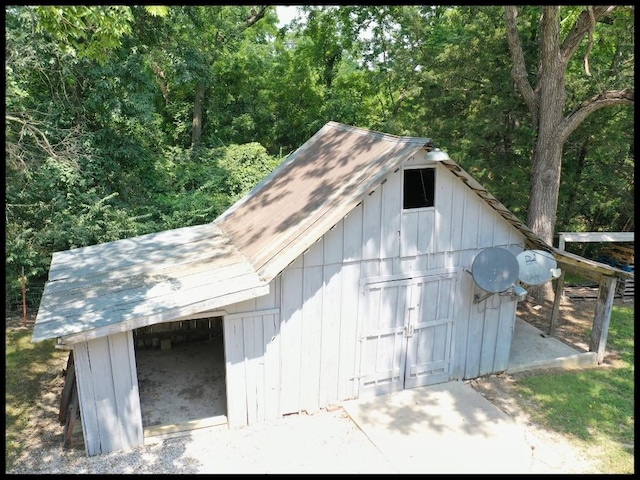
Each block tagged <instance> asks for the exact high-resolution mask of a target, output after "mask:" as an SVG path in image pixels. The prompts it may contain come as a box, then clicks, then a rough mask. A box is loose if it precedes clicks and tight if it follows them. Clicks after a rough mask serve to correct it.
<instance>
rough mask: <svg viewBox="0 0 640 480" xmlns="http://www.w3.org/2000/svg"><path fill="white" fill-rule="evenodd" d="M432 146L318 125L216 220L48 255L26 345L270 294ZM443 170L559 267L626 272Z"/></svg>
mask: <svg viewBox="0 0 640 480" xmlns="http://www.w3.org/2000/svg"><path fill="white" fill-rule="evenodd" d="M430 146H431V140H430V139H428V138H421V137H398V136H395V135H388V134H383V133H379V132H373V131H370V130H365V129H361V128H356V127H350V126H347V125H342V124H339V123H336V122H329V123H327V124H326V125H325V126H324V127H323V128H322V129H320V130H319V131H318V132H317V133H316V134H315V135H314V136H313V137H311V138H310V139H309V140H308V141H307V142H305V143H304V144H303V145H302V146H301V147H300V148H299V149H298V150H296V151H295V152H294V153H293V154H291V155H290V156H289V157H288V158H287V159H286V160H285V161H284V162H283V163H282V164H281V165H280V166H279V167H278V168H277V169H276V170H275V171H274V172H273V173H271V174H270V175H269V176H267V177H266V178H265V179H264V180H263V181H262V182H260V183H259V184H258V185H256V186H255V187H254V188H253V189H252V190H251V191H250V192H249V193H248V194H247V195H245V197H244V198H243V199H241V200H240V201H238V202H237V203H236V204H235V205H233V206H232V207H231V208H229V209H228V210H227V211H226V212H224V213H223V214H222V215H220V217H218V218H217V219H216V220H215V221H214V222H213V223H209V224H206V225H199V226H194V227H185V228H179V229H175V230H168V231H164V232H160V233H154V234H150V235H143V236H139V237H134V238H130V239H125V240H118V241H115V242H109V243H104V244H100V245H93V246H89V247H84V248H78V249H74V250H68V251H64V252H57V253H55V254H54V255H53V258H52V262H51V269H50V271H49V281H48V282H47V285H46V287H45V291H44V294H43V297H42V301H41V304H40V309H39V311H38V315H37V317H36V325H35V329H34V335H33V341H39V340H44V339H47V338H55V337H63V338H64V339H65V341H67V342H68V343H73V342H76V341H82V340H87V339H90V338H97V337H100V336H104V335H109V334H111V333H115V332H121V331H126V330H130V329H133V328H139V327H141V326H146V325H151V324H154V323H160V322H165V321H171V320H174V319H177V318H180V317H184V316H188V315H192V314H195V313H199V312H203V311H209V310H213V309H216V308H222V307H224V306H225V305H229V304H232V303H235V302H238V301H242V300H245V299H248V298H254V297H257V296H261V295H265V294H267V293H268V291H269V290H268V289H269V286H268V285H269V282H270V281H271V280H272V279H273V278H274V277H275V276H276V275H278V274H279V273H280V272H281V271H282V270H283V269H284V268H285V267H286V266H287V265H289V264H290V263H291V262H292V261H294V260H295V259H296V258H297V257H298V256H299V255H300V254H302V253H303V252H304V251H305V250H306V249H307V248H309V247H310V246H311V245H312V244H313V243H314V242H315V241H316V240H317V239H318V238H320V237H321V236H322V235H323V234H324V233H326V232H327V231H328V230H329V229H330V228H331V227H332V226H333V225H335V224H336V223H337V222H338V221H340V219H342V218H343V217H344V216H345V215H346V214H348V213H349V212H350V211H351V209H352V208H353V207H355V206H356V205H357V204H358V203H359V202H360V201H362V198H364V196H365V195H366V194H368V193H369V192H371V191H372V190H373V189H375V188H376V187H377V186H378V185H379V184H380V183H381V182H382V181H383V179H384V178H385V177H386V176H387V175H388V174H389V173H390V172H392V171H394V170H395V169H396V168H397V167H398V166H399V165H400V164H402V163H403V162H405V161H406V160H408V159H409V158H410V157H411V156H412V155H414V154H415V153H416V152H418V151H419V150H421V149H422V148H425V147H426V148H431V147H430ZM442 164H443V165H444V166H445V167H446V168H447V169H448V170H449V171H450V172H452V174H454V175H455V176H456V177H457V178H459V179H460V180H461V181H462V182H463V183H464V184H465V185H467V186H468V187H469V188H470V189H471V190H472V191H473V192H474V193H475V194H476V195H478V196H479V197H480V198H481V199H482V200H483V201H484V202H486V203H487V204H488V205H489V206H490V207H491V208H493V209H494V210H495V211H496V212H497V213H498V214H499V215H501V216H502V217H503V218H504V219H505V220H507V221H508V222H509V223H510V224H511V225H513V226H514V227H515V228H517V229H518V230H519V231H520V232H522V234H523V235H524V236H525V238H526V244H527V248H535V249H542V250H546V251H549V252H552V253H553V254H554V256H555V257H556V259H557V260H558V262H559V263H562V262H564V263H565V264H569V265H572V266H577V267H578V268H586V269H590V271H592V272H596V273H597V274H604V275H617V276H629V274H628V273H627V272H624V271H622V270H618V269H615V268H613V267H610V266H609V265H605V264H600V263H598V262H593V261H590V260H587V259H582V257H579V258H578V259H576V258H575V256H573V255H570V254H567V253H566V252H563V251H560V250H557V249H555V248H553V247H551V246H549V245H547V244H546V243H545V242H544V241H542V240H541V239H540V238H539V237H538V236H537V235H536V234H535V233H534V232H533V231H531V230H530V229H529V228H528V227H527V226H526V225H524V224H523V223H522V222H521V221H520V220H519V219H518V218H517V217H516V216H515V215H513V214H512V213H511V212H509V210H507V209H506V208H505V207H504V205H502V203H500V202H499V201H498V200H497V199H496V198H495V197H493V196H492V195H491V194H490V193H488V192H487V191H486V190H485V189H484V188H483V187H482V186H481V185H480V184H479V183H478V182H476V181H475V180H474V179H473V178H471V176H470V175H469V174H468V173H467V172H465V171H464V170H463V169H462V168H461V167H460V166H459V165H458V164H456V163H455V162H454V161H452V160H446V161H443V162H442Z"/></svg>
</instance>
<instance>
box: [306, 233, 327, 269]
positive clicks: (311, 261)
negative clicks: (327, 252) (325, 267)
mask: <svg viewBox="0 0 640 480" xmlns="http://www.w3.org/2000/svg"><path fill="white" fill-rule="evenodd" d="M323 261H324V239H323V237H320V238H319V239H318V241H316V242H315V243H314V244H313V245H311V246H310V247H309V250H308V251H307V252H306V253H304V254H303V255H302V262H303V263H302V264H303V267H317V266H319V265H322V263H323Z"/></svg>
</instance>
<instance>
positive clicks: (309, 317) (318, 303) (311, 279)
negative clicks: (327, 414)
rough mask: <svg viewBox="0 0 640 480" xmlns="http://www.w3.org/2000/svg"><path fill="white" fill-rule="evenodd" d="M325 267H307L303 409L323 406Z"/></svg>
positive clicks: (305, 273)
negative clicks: (321, 395) (321, 373)
mask: <svg viewBox="0 0 640 480" xmlns="http://www.w3.org/2000/svg"><path fill="white" fill-rule="evenodd" d="M322 270H323V269H322V267H308V268H305V269H304V271H303V280H302V281H303V286H302V291H303V305H302V349H301V366H300V379H299V383H300V409H301V410H306V411H307V412H310V413H312V412H316V411H317V410H318V409H319V405H318V400H319V397H320V395H319V388H320V385H319V378H320V343H321V331H322V296H323V291H322V287H323V281H322V280H323V279H322Z"/></svg>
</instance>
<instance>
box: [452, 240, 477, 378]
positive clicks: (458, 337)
mask: <svg viewBox="0 0 640 480" xmlns="http://www.w3.org/2000/svg"><path fill="white" fill-rule="evenodd" d="M471 254H472V252H466V258H465V260H464V261H469V257H470V256H471ZM463 264H464V263H463ZM454 294H455V305H454V308H455V312H456V313H455V315H456V316H455V318H456V320H455V322H456V323H455V326H454V333H455V336H454V338H453V359H452V362H453V365H452V367H451V378H452V379H462V378H463V376H464V368H465V363H466V361H467V341H468V337H469V317H470V311H471V305H472V300H473V299H472V296H473V279H472V278H471V275H469V274H468V273H466V272H462V273H461V274H460V275H459V277H458V282H457V285H456V290H455V292H454Z"/></svg>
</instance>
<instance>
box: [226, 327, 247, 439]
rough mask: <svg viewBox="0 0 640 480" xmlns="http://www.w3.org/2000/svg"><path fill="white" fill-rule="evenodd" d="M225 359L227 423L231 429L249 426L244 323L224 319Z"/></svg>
mask: <svg viewBox="0 0 640 480" xmlns="http://www.w3.org/2000/svg"><path fill="white" fill-rule="evenodd" d="M223 325H224V327H223V328H224V358H225V362H226V375H225V378H226V387H227V388H226V390H227V422H228V423H229V427H231V428H235V427H241V426H245V425H247V391H246V374H245V362H244V357H245V355H244V339H243V336H244V335H243V331H242V321H241V320H240V319H238V318H234V319H229V318H227V317H225V318H224V322H223Z"/></svg>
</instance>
